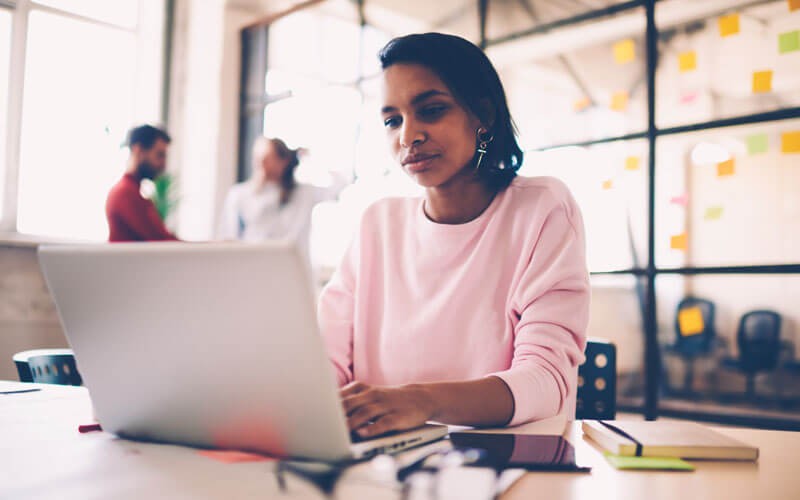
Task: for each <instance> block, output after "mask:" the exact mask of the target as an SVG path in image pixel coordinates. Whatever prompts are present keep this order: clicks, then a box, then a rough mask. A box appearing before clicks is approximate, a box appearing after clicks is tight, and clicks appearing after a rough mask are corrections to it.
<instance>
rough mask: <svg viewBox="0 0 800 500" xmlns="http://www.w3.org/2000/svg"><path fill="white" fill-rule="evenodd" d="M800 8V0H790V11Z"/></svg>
mask: <svg viewBox="0 0 800 500" xmlns="http://www.w3.org/2000/svg"><path fill="white" fill-rule="evenodd" d="M797 9H800V0H789V12H792V11H795V10H797Z"/></svg>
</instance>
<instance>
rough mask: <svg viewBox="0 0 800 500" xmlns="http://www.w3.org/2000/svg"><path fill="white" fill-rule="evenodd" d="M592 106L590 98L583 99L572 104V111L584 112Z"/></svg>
mask: <svg viewBox="0 0 800 500" xmlns="http://www.w3.org/2000/svg"><path fill="white" fill-rule="evenodd" d="M590 104H592V101H591V100H590V99H589V98H588V97H581V98H580V99H578V100H577V101H575V102H574V103H573V104H572V109H574V110H575V111H583V110H584V109H586V108H588V107H589V105H590Z"/></svg>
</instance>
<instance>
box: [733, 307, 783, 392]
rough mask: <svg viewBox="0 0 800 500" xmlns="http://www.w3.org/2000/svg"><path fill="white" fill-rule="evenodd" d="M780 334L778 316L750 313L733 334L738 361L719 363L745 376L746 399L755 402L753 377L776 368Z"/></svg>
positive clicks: (764, 311) (758, 312) (779, 318)
mask: <svg viewBox="0 0 800 500" xmlns="http://www.w3.org/2000/svg"><path fill="white" fill-rule="evenodd" d="M780 334H781V315H780V314H778V313H776V312H775V311H768V310H757V311H750V312H748V313H745V314H744V315H743V316H742V318H741V319H740V320H739V328H738V330H737V333H736V341H737V344H738V345H739V357H738V358H731V357H728V358H725V359H723V360H722V366H724V367H725V368H729V369H732V370H736V371H738V372H741V373H744V374H745V376H746V377H747V390H746V393H747V397H748V399H751V400H753V399H755V396H756V386H755V378H756V375H757V374H758V373H760V372H769V371H774V370H775V369H776V368H778V362H779V360H780V354H781V351H782V350H783V349H784V347H785V345H784V344H783V343H782V342H781V340H780Z"/></svg>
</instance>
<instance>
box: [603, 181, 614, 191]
mask: <svg viewBox="0 0 800 500" xmlns="http://www.w3.org/2000/svg"><path fill="white" fill-rule="evenodd" d="M612 187H614V181H612V180H611V179H609V180H607V181H603V189H611V188H612Z"/></svg>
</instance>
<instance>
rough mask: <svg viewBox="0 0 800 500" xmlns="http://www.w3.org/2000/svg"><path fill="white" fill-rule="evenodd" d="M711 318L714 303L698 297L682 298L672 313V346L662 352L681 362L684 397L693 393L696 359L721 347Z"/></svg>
mask: <svg viewBox="0 0 800 500" xmlns="http://www.w3.org/2000/svg"><path fill="white" fill-rule="evenodd" d="M714 317H715V307H714V303H713V302H711V301H710V300H707V299H701V298H698V297H685V298H684V299H683V300H681V301H680V302H679V303H678V307H677V309H676V311H675V343H674V344H672V345H668V346H666V348H665V351H666V352H668V353H672V354H675V355H677V356H678V357H679V358H681V359H682V360H683V362H684V366H685V371H684V376H683V392H684V394H685V395H689V394H692V386H693V385H694V371H695V366H694V365H695V360H697V359H698V358H702V357H709V356H713V355H715V354H716V352H717V351H719V350H720V348H722V347H724V344H723V342H722V340H721V339H719V338H717V331H716V328H715V326H714Z"/></svg>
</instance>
